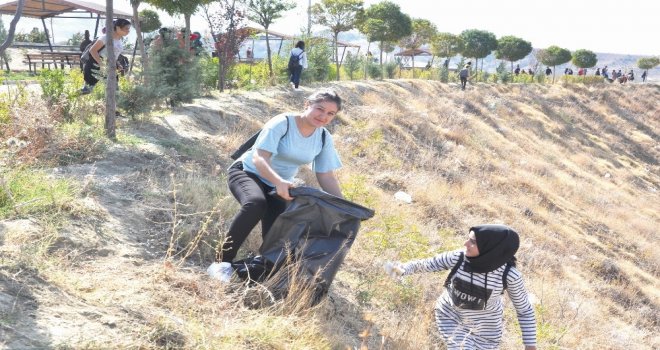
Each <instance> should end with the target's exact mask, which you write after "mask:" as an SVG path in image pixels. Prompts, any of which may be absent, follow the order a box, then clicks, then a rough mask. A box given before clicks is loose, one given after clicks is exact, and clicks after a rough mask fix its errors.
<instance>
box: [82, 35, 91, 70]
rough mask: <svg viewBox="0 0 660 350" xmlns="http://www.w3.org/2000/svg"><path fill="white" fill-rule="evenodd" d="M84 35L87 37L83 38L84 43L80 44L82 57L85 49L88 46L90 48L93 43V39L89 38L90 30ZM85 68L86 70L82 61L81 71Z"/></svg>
mask: <svg viewBox="0 0 660 350" xmlns="http://www.w3.org/2000/svg"><path fill="white" fill-rule="evenodd" d="M84 35H85V37H84V38H83V41H81V42H80V52H81V55H82V52H85V49H86V48H87V46H88V45H89V44H91V43H92V39H90V38H89V30H85V34H84ZM83 68H84V67H83V63H82V61H81V62H80V70H81V71H82V70H83Z"/></svg>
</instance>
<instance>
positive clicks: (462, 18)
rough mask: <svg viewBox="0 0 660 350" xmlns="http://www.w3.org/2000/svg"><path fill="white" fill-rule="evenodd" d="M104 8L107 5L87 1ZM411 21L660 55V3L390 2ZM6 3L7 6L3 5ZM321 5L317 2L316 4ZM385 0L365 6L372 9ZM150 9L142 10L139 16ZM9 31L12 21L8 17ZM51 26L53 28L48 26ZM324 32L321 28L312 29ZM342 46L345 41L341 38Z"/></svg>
mask: <svg viewBox="0 0 660 350" xmlns="http://www.w3.org/2000/svg"><path fill="white" fill-rule="evenodd" d="M86 1H90V2H96V3H101V4H105V1H103V0H86ZM293 1H294V2H295V3H296V4H297V7H296V8H295V9H293V10H291V11H289V12H287V14H286V15H285V16H284V17H283V18H281V19H279V20H278V21H277V22H276V23H274V24H273V25H272V26H271V28H270V29H272V30H274V31H277V32H281V33H285V34H290V35H295V34H298V33H300V32H301V30H302V28H304V27H306V26H307V6H308V3H309V0H293ZM391 1H392V2H394V3H396V4H398V5H399V6H400V7H401V11H402V12H404V13H406V14H408V15H409V16H410V17H412V18H422V19H427V20H429V21H431V22H432V23H434V24H435V25H436V26H437V28H438V31H440V32H450V33H454V34H460V32H462V31H463V30H466V29H479V30H486V31H489V32H492V33H493V34H495V36H496V37H498V38H499V37H502V36H505V35H514V36H517V37H520V38H522V39H525V40H527V41H529V42H531V43H532V46H533V47H535V48H546V47H548V46H550V45H557V46H560V47H562V48H565V49H568V50H570V51H575V50H577V49H587V50H591V51H594V52H597V53H617V54H630V55H654V56H658V55H660V20H658V18H659V14H660V1H657V0H625V1H623V0H600V1H587V0H554V1H548V2H545V1H543V2H542V1H538V0H535V1H534V0H533V1H520V0H468V1H465V2H463V1H447V2H445V1H442V2H441V1H435V0H391ZM0 2H6V1H0ZM315 2H318V0H312V3H315ZM378 2H380V0H365V7H369V6H371V5H373V4H375V3H378ZM114 3H115V8H118V9H122V10H124V11H127V12H129V13H130V12H131V7H130V5H129V1H128V0H115V1H114ZM144 8H149V7H148V6H147V5H144V4H143V5H141V7H140V10H142V9H144ZM159 14H160V16H161V17H160V18H161V21H162V22H163V24H164V25H177V26H183V24H184V22H183V17H180V18H176V17H175V18H172V17H170V16H168V15H167V14H165V13H164V12H159ZM2 17H3V21H4V23H5V26H6V27H7V26H8V25H9V22H10V20H11V16H7V15H4V16H2ZM205 22H206V21H205V20H203V18H202V17H201V16H195V17H193V21H192V23H193V28H192V30H193V31H195V30H196V31H200V32H204V31H206V30H208V29H207V26H206V25H204V23H205ZM47 24H48V25H49V26H50V24H49V22H47ZM93 25H94V21H91V20H67V19H54V20H53V30H54V32H55V37H56V38H55V39H56V41H60V40H63V39H66V38H69V37H71V35H72V33H75V32H78V31H83V30H84V29H91V31H92V33H93ZM35 26H36V27H38V28H39V29H42V28H43V27H42V24H41V22H40V21H38V20H34V19H27V18H24V19H21V21H20V22H19V28H18V29H19V31H23V32H28V31H29V30H30V29H32V28H33V27H35ZM312 28H313V30H314V31H317V30H322V29H323V28H322V27H320V26H314V27H312ZM340 40H341V36H340Z"/></svg>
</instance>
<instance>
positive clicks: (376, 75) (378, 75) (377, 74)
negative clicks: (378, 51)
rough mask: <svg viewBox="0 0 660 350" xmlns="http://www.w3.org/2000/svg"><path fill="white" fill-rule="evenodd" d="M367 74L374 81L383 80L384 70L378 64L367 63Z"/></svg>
mask: <svg viewBox="0 0 660 350" xmlns="http://www.w3.org/2000/svg"><path fill="white" fill-rule="evenodd" d="M367 74H368V75H369V77H370V78H372V79H383V70H382V69H380V65H378V64H377V63H367Z"/></svg>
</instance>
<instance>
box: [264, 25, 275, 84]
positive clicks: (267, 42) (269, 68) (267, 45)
mask: <svg viewBox="0 0 660 350" xmlns="http://www.w3.org/2000/svg"><path fill="white" fill-rule="evenodd" d="M264 30H265V31H266V56H268V73H269V74H270V77H271V78H272V77H273V61H271V59H270V40H269V39H268V36H269V35H268V26H264Z"/></svg>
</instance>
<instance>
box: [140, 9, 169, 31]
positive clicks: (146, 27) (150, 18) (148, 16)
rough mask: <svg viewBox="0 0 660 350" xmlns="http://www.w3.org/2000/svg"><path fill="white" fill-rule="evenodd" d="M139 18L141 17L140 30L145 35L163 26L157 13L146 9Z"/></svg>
mask: <svg viewBox="0 0 660 350" xmlns="http://www.w3.org/2000/svg"><path fill="white" fill-rule="evenodd" d="M138 16H139V17H140V28H141V29H142V33H143V34H144V33H151V32H153V31H155V30H157V29H158V28H160V27H161V26H162V25H163V24H162V23H161V22H160V17H159V16H158V12H156V11H153V10H149V9H144V10H142V11H140V13H139V14H138Z"/></svg>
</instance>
